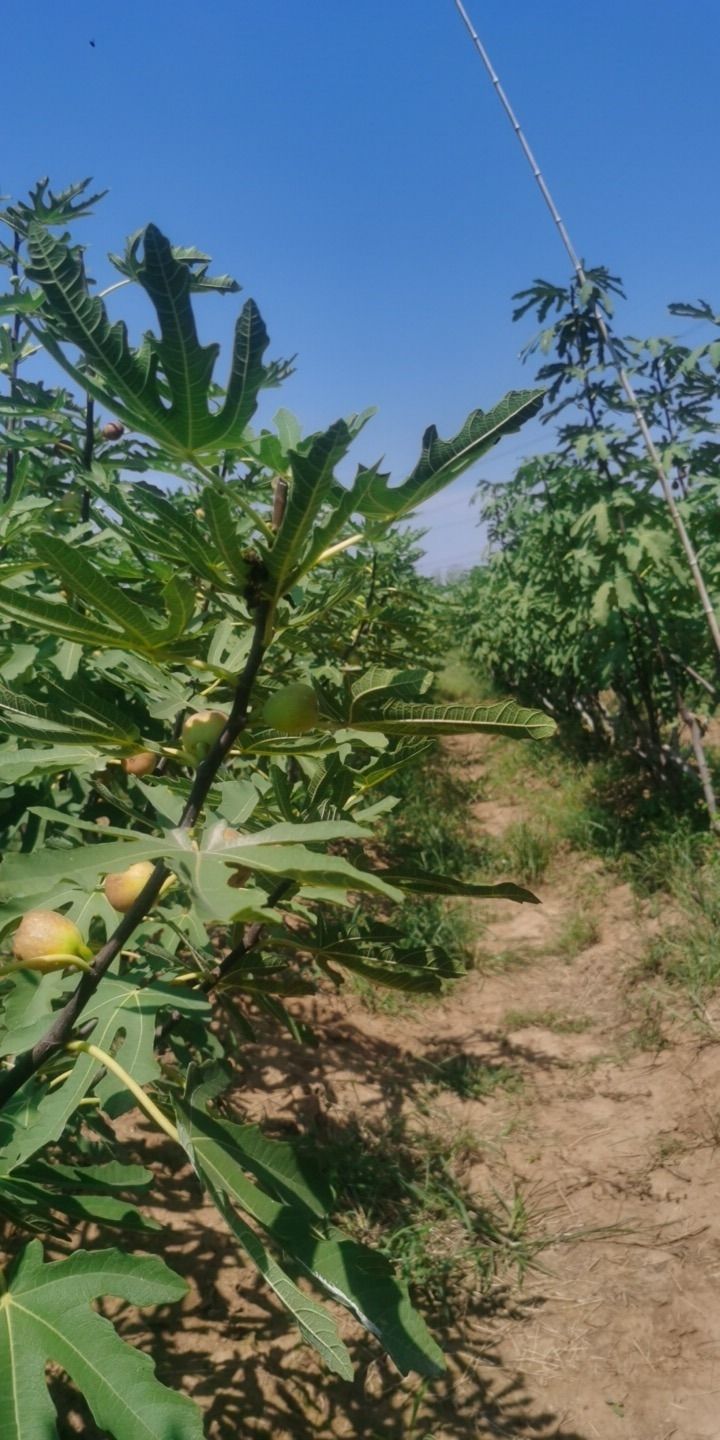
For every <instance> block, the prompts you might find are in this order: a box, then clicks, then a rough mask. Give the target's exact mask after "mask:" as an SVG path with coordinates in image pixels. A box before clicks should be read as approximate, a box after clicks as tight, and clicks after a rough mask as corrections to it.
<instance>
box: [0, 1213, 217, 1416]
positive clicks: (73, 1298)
mask: <svg viewBox="0 0 720 1440" xmlns="http://www.w3.org/2000/svg"><path fill="white" fill-rule="evenodd" d="M0 1283H2V1295H1V1296H0V1416H1V1417H2V1434H3V1437H7V1440H59V1431H58V1428H57V1425H56V1416H55V1409H54V1406H53V1404H52V1402H51V1400H50V1396H49V1394H48V1391H47V1387H46V1381H45V1366H46V1363H47V1362H48V1361H52V1362H53V1363H54V1364H56V1365H59V1366H60V1367H61V1368H62V1369H63V1370H65V1371H66V1372H67V1374H68V1375H69V1376H70V1378H71V1380H72V1381H73V1382H74V1383H75V1384H76V1385H77V1387H78V1389H79V1390H81V1391H82V1393H83V1395H84V1396H85V1398H86V1400H87V1402H88V1404H89V1406H90V1409H91V1411H92V1414H93V1417H94V1419H95V1422H96V1424H97V1425H98V1426H99V1428H100V1429H101V1430H104V1431H107V1432H108V1433H109V1434H110V1435H112V1436H114V1437H115V1440H170V1437H172V1440H202V1436H203V1424H202V1417H201V1415H200V1411H199V1410H198V1409H197V1408H196V1406H195V1405H194V1404H193V1403H192V1401H191V1400H188V1399H186V1398H185V1397H184V1396H182V1395H178V1394H176V1393H175V1392H174V1391H172V1390H168V1389H167V1388H166V1387H165V1386H164V1385H161V1384H160V1382H159V1380H157V1379H156V1378H155V1375H154V1373H153V1364H152V1361H151V1359H150V1357H149V1356H148V1355H143V1354H142V1353H141V1352H140V1351H138V1350H134V1349H133V1348H132V1346H130V1345H126V1344H125V1343H124V1341H122V1340H121V1339H120V1338H119V1336H118V1335H117V1334H116V1332H115V1329H114V1327H113V1326H112V1324H111V1323H110V1321H109V1320H106V1319H104V1318H103V1317H102V1316H101V1315H98V1314H97V1313H96V1312H95V1311H94V1310H93V1309H92V1307H91V1302H92V1301H93V1300H96V1299H97V1298H98V1297H99V1296H101V1295H113V1296H117V1297H118V1298H120V1299H122V1300H126V1301H127V1302H128V1303H129V1304H131V1305H157V1304H171V1303H173V1302H174V1301H177V1300H181V1299H182V1297H183V1295H184V1294H185V1292H186V1290H187V1286H186V1285H185V1282H184V1281H183V1280H181V1279H180V1277H179V1276H177V1275H173V1273H172V1271H171V1270H168V1268H167V1266H166V1265H165V1264H164V1263H163V1261H162V1260H155V1259H150V1258H148V1257H145V1256H134V1255H124V1254H121V1252H120V1251H119V1250H96V1251H93V1252H88V1251H85V1250H77V1251H76V1252H75V1254H74V1255H71V1256H69V1258H68V1259H66V1260H56V1261H53V1262H52V1263H50V1264H46V1263H45V1262H44V1259H43V1252H42V1246H41V1245H40V1242H39V1241H37V1240H34V1241H32V1242H31V1244H30V1245H28V1246H27V1247H26V1248H25V1250H24V1251H23V1252H22V1254H21V1255H20V1257H19V1258H18V1260H17V1261H16V1262H15V1264H14V1265H13V1266H12V1268H11V1269H10V1270H9V1271H8V1272H7V1274H6V1276H5V1279H4V1282H1V1281H0Z"/></svg>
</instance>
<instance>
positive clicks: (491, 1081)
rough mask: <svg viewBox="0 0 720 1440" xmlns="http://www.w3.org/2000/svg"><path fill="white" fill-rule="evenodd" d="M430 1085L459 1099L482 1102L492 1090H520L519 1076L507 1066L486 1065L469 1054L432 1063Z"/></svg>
mask: <svg viewBox="0 0 720 1440" xmlns="http://www.w3.org/2000/svg"><path fill="white" fill-rule="evenodd" d="M431 1071H432V1082H431V1083H432V1084H433V1086H434V1087H435V1088H436V1089H441V1090H452V1091H453V1093H454V1094H455V1095H459V1096H460V1097H461V1099H463V1100H486V1099H487V1098H488V1096H489V1095H493V1094H494V1092H495V1091H496V1090H504V1091H506V1092H507V1093H509V1094H517V1093H518V1092H519V1091H520V1090H522V1088H523V1084H524V1081H523V1077H522V1075H521V1074H520V1073H519V1071H517V1070H514V1069H513V1068H512V1066H510V1065H488V1064H487V1063H485V1062H484V1061H482V1060H475V1059H473V1057H472V1055H448V1056H447V1057H446V1058H445V1059H444V1060H440V1061H439V1062H438V1063H437V1064H432V1066H431Z"/></svg>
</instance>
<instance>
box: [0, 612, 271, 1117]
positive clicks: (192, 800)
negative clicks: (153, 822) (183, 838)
mask: <svg viewBox="0 0 720 1440" xmlns="http://www.w3.org/2000/svg"><path fill="white" fill-rule="evenodd" d="M270 616H271V607H270V605H269V603H268V602H266V601H263V602H262V603H261V604H260V605H258V607H257V609H256V610H255V615H254V630H253V638H252V644H251V646H250V650H249V652H248V657H247V660H246V662H245V665H244V667H243V669H242V671H241V673H240V676H239V678H238V682H237V686H236V689H235V696H234V699H233V703H232V708H231V711H230V714H229V716H228V718H227V721H226V723H225V726H224V728H223V730H222V732H221V733H220V734H219V735H218V736H217V738H216V739H215V740H214V743H213V744H212V746H211V748H210V749H209V751H208V754H207V755H206V756H205V758H204V759H202V760H201V761H200V764H199V765H198V767H197V770H196V773H195V779H194V781H193V784H192V788H191V790H190V794H189V796H188V800H187V804H186V805H185V808H184V810H183V812H182V815H181V817H180V822H179V828H181V829H185V830H190V829H191V828H192V826H193V825H195V824H196V822H197V820H198V818H199V816H200V813H201V811H202V808H203V805H204V804H205V800H206V799H207V796H208V792H209V790H210V788H211V786H212V784H213V781H214V779H215V777H216V775H217V773H218V770H219V769H220V766H221V765H222V763H223V761H224V759H225V757H226V755H227V754H228V752H229V751H230V749H231V748H232V746H233V745H234V743H235V741H236V740H237V737H238V735H239V734H240V733H241V731H242V730H243V729H244V728H245V725H246V724H247V718H248V709H249V705H250V697H251V695H252V689H253V685H254V684H255V680H256V678H257V675H258V671H259V670H260V666H261V665H262V661H263V657H264V655H265V651H266V650H267V647H268V644H269V638H270V637H269V634H268V630H269V621H270ZM169 876H170V871H169V870H168V867H167V866H166V865H165V863H164V861H162V860H159V861H158V862H157V863H156V864H155V865H154V866H153V870H152V874H151V875H150V877H149V879H148V881H147V883H146V884H145V886H144V887H143V889H142V890H141V891H140V894H139V895H138V896H137V899H136V900H135V901H134V903H133V904H132V905H131V906H130V908H129V910H127V912H126V913H125V914H124V915H123V917H122V919H121V920H120V923H119V924H118V925H117V927H116V929H115V930H114V932H113V934H112V935H111V936H110V939H109V940H107V941H106V943H105V944H104V945H103V946H102V948H101V949H100V950H98V953H97V955H96V956H95V959H94V960H93V962H92V965H91V966H90V968H89V970H88V971H87V973H86V974H84V975H83V976H82V979H81V980H80V983H79V984H78V987H77V989H76V990H75V992H74V994H73V995H72V996H71V997H70V999H69V1000H68V1002H67V1004H66V1005H64V1006H63V1009H62V1010H59V1011H58V1013H57V1015H56V1016H55V1018H54V1019H53V1022H52V1024H51V1025H50V1027H49V1028H48V1030H47V1031H46V1032H45V1034H44V1035H43V1036H42V1037H41V1039H40V1040H38V1041H37V1042H36V1044H35V1045H33V1047H32V1049H31V1050H26V1051H25V1052H24V1054H22V1055H20V1056H18V1058H17V1060H16V1061H15V1064H14V1065H13V1067H12V1069H10V1070H6V1071H5V1072H4V1073H0V1109H1V1108H2V1106H3V1105H4V1104H5V1103H6V1101H8V1100H9V1099H10V1098H11V1096H13V1095H15V1094H16V1092H17V1091H18V1090H20V1089H21V1088H22V1086H23V1085H25V1084H26V1082H27V1081H28V1080H30V1079H31V1078H32V1076H33V1075H34V1074H35V1073H36V1072H37V1071H38V1070H39V1069H40V1067H41V1066H42V1065H45V1064H46V1063H47V1061H48V1060H50V1059H52V1058H53V1056H54V1055H55V1054H57V1053H58V1052H59V1051H61V1050H62V1049H63V1048H64V1047H65V1046H66V1045H67V1043H68V1041H69V1039H70V1036H71V1034H72V1030H73V1027H74V1025H75V1024H76V1022H77V1020H78V1019H79V1017H80V1015H82V1012H83V1010H84V1009H85V1006H86V1005H87V1004H88V1002H89V1001H90V1000H91V998H92V996H93V995H94V993H95V991H96V990H97V987H98V985H99V984H100V981H101V980H102V978H103V976H104V975H106V974H107V971H108V970H109V968H110V966H111V965H112V963H113V960H114V959H115V958H116V956H117V955H119V954H120V951H121V950H123V949H124V948H125V946H126V944H127V942H128V940H129V939H130V936H131V935H132V933H133V931H134V930H135V929H136V927H137V926H138V925H139V924H140V922H141V920H144V918H145V916H146V915H147V913H148V911H149V910H150V909H151V908H152V906H153V905H154V903H155V901H156V900H157V898H158V896H159V894H160V891H161V890H162V888H163V885H164V884H165V882H166V880H167V879H168V878H169Z"/></svg>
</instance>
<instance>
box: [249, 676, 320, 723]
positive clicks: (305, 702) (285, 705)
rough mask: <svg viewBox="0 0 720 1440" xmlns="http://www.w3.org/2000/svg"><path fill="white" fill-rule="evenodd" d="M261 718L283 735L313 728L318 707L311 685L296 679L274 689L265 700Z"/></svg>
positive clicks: (318, 716)
mask: <svg viewBox="0 0 720 1440" xmlns="http://www.w3.org/2000/svg"><path fill="white" fill-rule="evenodd" d="M262 718H263V720H264V721H265V724H266V725H272V727H273V730H281V731H282V732H283V733H284V734H285V735H302V734H304V732H305V731H306V730H314V729H315V727H316V725H317V724H318V721H319V719H320V707H319V705H318V698H317V695H316V694H315V691H314V690H313V688H312V685H305V684H303V682H302V681H301V680H298V681H295V682H294V683H293V684H292V685H284V686H283V688H282V690H276V691H275V694H274V695H271V696H270V698H269V699H268V700H266V701H265V704H264V706H263V712H262Z"/></svg>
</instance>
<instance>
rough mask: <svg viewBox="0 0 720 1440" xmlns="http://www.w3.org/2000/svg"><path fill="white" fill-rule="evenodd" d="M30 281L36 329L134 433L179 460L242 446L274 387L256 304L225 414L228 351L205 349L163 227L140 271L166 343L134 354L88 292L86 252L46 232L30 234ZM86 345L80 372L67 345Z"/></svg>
mask: <svg viewBox="0 0 720 1440" xmlns="http://www.w3.org/2000/svg"><path fill="white" fill-rule="evenodd" d="M28 246H29V251H30V264H29V265H28V266H27V268H26V274H27V278H28V280H30V281H31V282H32V283H34V284H36V285H39V287H40V289H41V291H42V294H43V297H44V303H43V306H42V310H41V311H40V315H39V320H38V316H37V315H35V317H34V318H33V320H32V321H31V323H32V324H33V326H37V327H38V330H37V333H38V334H39V336H40V338H41V339H42V341H43V343H44V344H45V346H46V348H47V349H48V351H49V352H50V354H51V355H53V356H54V358H55V359H56V360H57V361H58V363H59V364H61V365H62V366H63V367H64V369H65V370H67V371H68V373H69V374H70V375H72V376H73V378H74V379H75V380H77V381H78V383H80V384H81V385H82V386H83V388H84V389H86V390H88V391H90V393H91V394H92V395H94V396H95V397H96V398H97V399H99V400H100V401H102V403H104V404H105V405H107V406H109V407H110V408H112V409H113V410H114V411H115V413H116V414H118V415H119V416H120V417H121V418H122V419H123V420H125V422H126V423H127V424H128V425H130V426H131V427H132V428H133V429H136V430H140V431H141V432H143V433H144V434H145V435H148V436H150V437H151V438H152V439H154V440H156V441H157V442H158V443H159V444H160V445H162V446H163V447H165V448H166V449H167V450H169V451H170V452H172V453H174V454H176V455H181V456H191V455H196V454H212V453H213V452H215V451H217V450H220V449H223V448H225V447H228V446H231V445H237V444H238V443H239V441H240V440H241V438H242V436H243V434H244V431H245V429H246V426H247V424H248V421H249V419H250V417H251V416H252V414H253V412H254V410H255V407H256V404H257V396H258V391H259V390H260V388H261V386H263V385H265V384H269V383H274V379H275V374H274V372H273V370H272V367H271V368H270V369H268V368H267V367H265V366H264V364H263V361H262V356H263V354H264V351H265V349H266V348H267V344H268V337H267V332H266V330H265V326H264V325H263V322H262V319H261V316H260V314H259V312H258V310H257V307H256V305H255V304H254V302H253V301H252V300H248V301H247V302H246V304H245V305H244V307H243V310H242V313H241V315H240V318H239V320H238V322H237V325H236V329H235V339H234V343H233V353H232V361H231V370H230V376H229V379H228V383H227V389H226V392H225V400H224V403H223V405H222V407H221V408H220V409H219V410H215V409H213V408H212V406H211V393H212V376H213V370H214V366H215V362H216V360H217V356H218V352H219V347H218V346H217V345H216V344H212V345H201V344H200V341H199V339H198V334H197V328H196V325H195V316H194V313H193V307H192V299H191V295H192V291H193V288H194V286H193V277H192V274H191V271H190V269H189V267H188V265H187V264H186V263H184V262H183V261H182V260H181V259H179V258H178V257H177V255H175V254H174V253H173V248H172V246H171V245H170V242H169V241H168V240H167V239H166V237H165V236H164V235H163V234H162V232H161V231H160V230H158V228H157V226H155V225H148V226H147V228H146V230H145V231H144V234H143V257H142V260H139V261H138V263H137V264H136V266H135V268H134V278H135V279H136V280H137V281H138V282H139V284H140V285H142V287H143V289H144V290H145V292H146V294H147V295H148V297H149V299H150V300H151V301H152V304H153V306H154V307H155V310H156V313H157V316H158V321H159V326H160V335H159V336H156V335H153V334H152V333H150V334H149V335H146V336H145V338H144V340H143V343H142V345H141V346H140V347H139V348H138V349H133V347H132V346H131V345H130V342H129V340H128V335H127V330H126V327H125V325H124V324H123V323H122V322H118V323H116V324H111V323H110V320H109V317H108V314H107V311H106V309H105V305H104V302H103V300H102V299H101V298H100V297H99V296H98V295H95V294H93V293H92V292H91V291H90V289H89V286H88V282H87V277H86V274H85V267H84V264H83V260H82V255H81V253H80V251H79V250H78V249H77V248H75V247H73V246H71V245H70V244H68V242H67V240H66V239H64V238H63V239H58V238H56V237H55V236H53V235H51V234H50V233H49V232H48V230H47V229H46V228H45V226H44V225H41V224H39V223H38V222H31V223H30V225H29V227H28ZM65 344H71V345H75V346H77V348H78V349H79V350H80V352H81V355H82V357H83V360H84V362H85V367H86V368H85V369H84V370H80V369H79V368H78V366H77V365H75V364H74V363H73V362H72V361H71V360H70V359H69V358H68V356H67V354H66V353H65V351H64V349H63V345H65Z"/></svg>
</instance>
